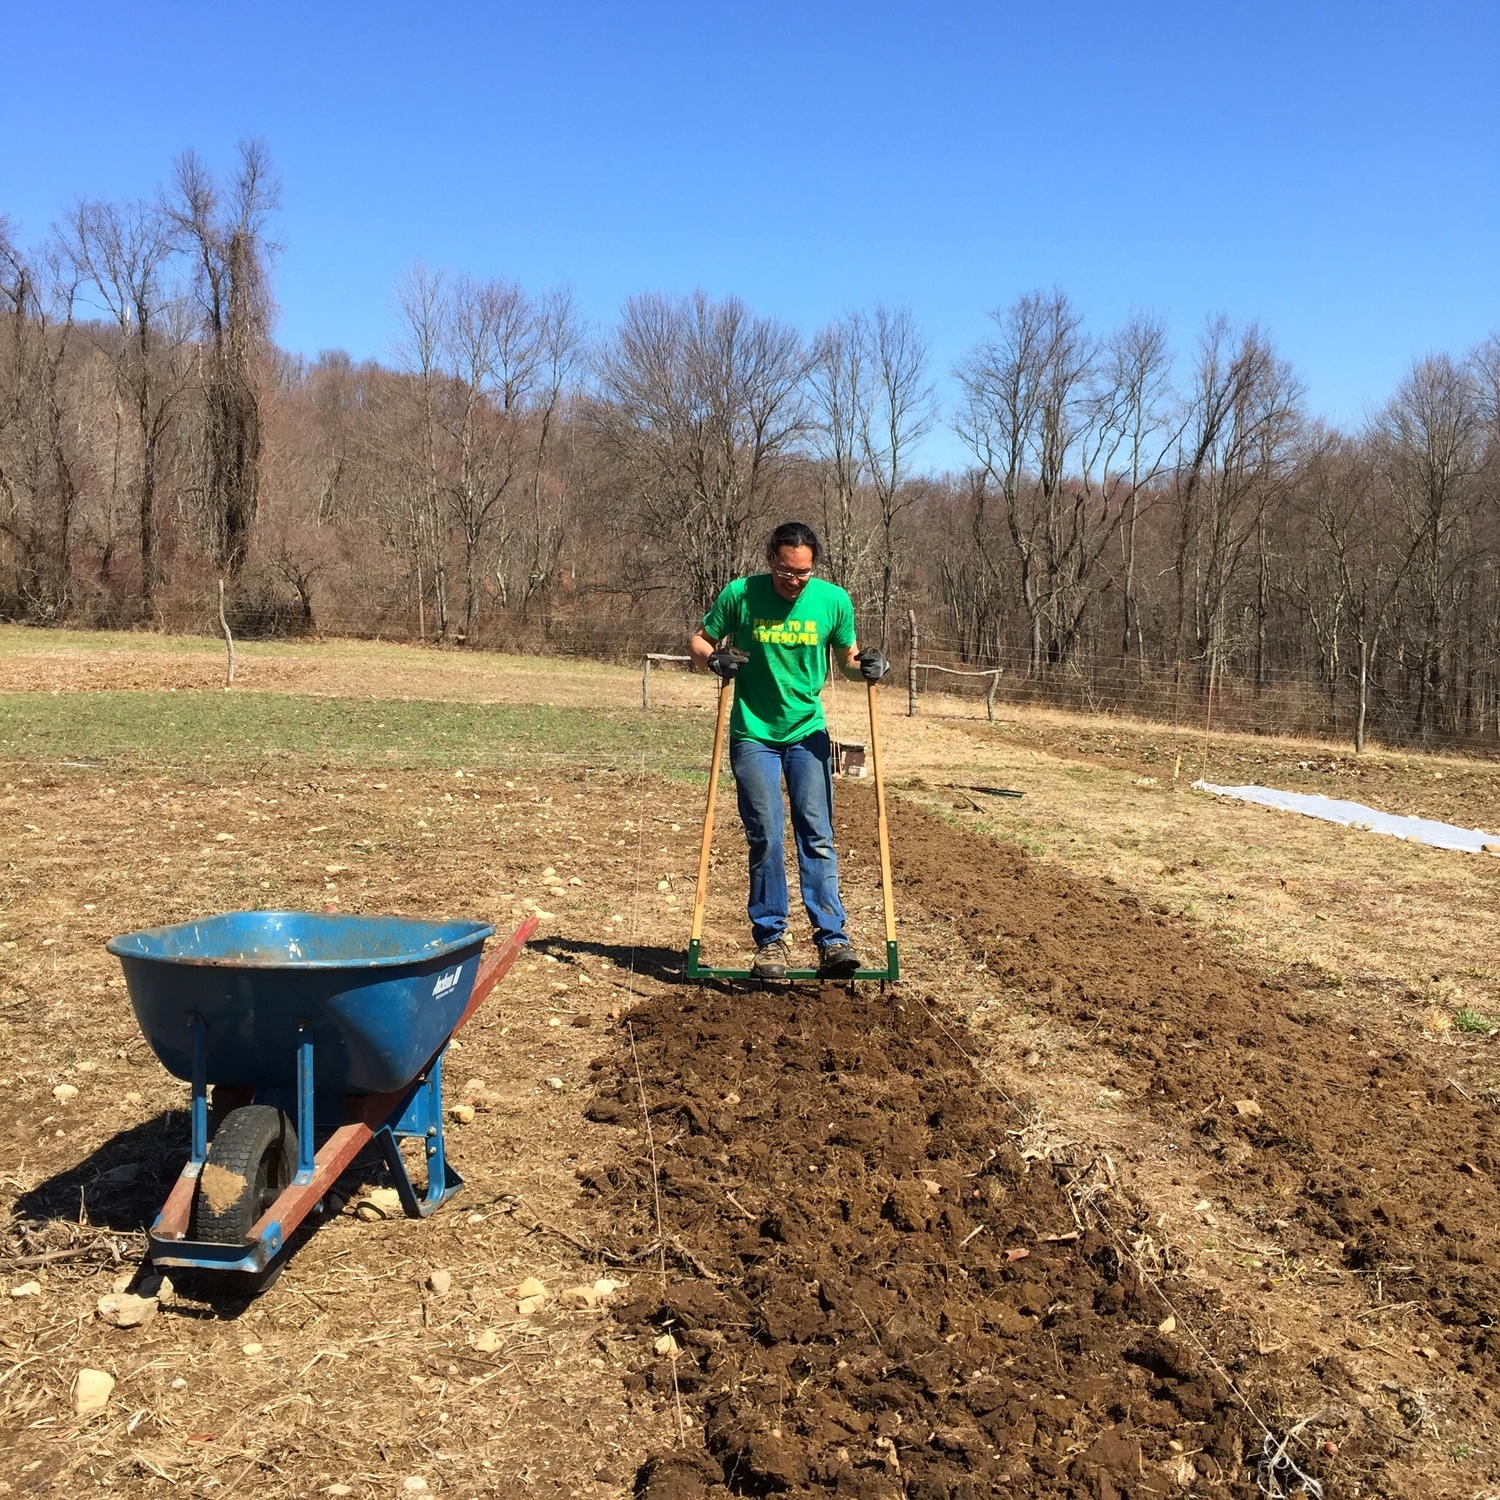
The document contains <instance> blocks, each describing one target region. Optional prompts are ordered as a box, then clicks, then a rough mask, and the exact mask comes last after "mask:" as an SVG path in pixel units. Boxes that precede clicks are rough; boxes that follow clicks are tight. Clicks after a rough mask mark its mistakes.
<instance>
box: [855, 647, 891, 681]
mask: <svg viewBox="0 0 1500 1500" xmlns="http://www.w3.org/2000/svg"><path fill="white" fill-rule="evenodd" d="M854 659H855V661H857V662H858V663H859V671H860V675H861V676H862V677H863V678H864V679H865V681H866V682H879V681H880V679H881V678H882V677H884V676H885V674H886V673H887V672H889V671H890V670H891V663H890V659H889V658H888V657H887V656H886V654H885V652H884V651H882V650H881V649H880V648H879V647H878V646H866V647H865V649H864V650H863V651H861V652H860V653H859V655H858V656H856V657H855V658H854Z"/></svg>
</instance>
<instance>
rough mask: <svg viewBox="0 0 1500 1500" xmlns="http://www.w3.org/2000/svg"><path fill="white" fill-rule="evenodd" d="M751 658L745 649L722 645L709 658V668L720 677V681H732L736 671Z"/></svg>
mask: <svg viewBox="0 0 1500 1500" xmlns="http://www.w3.org/2000/svg"><path fill="white" fill-rule="evenodd" d="M749 660H750V658H749V657H748V656H746V655H745V653H744V652H743V651H736V650H735V649H734V647H733V646H720V647H719V648H718V650H717V651H715V652H714V654H713V655H712V656H710V657H709V659H708V670H709V671H710V672H712V673H713V674H714V676H715V677H717V678H718V679H719V681H720V682H728V681H730V680H731V679H732V678H733V677H734V674H735V673H736V672H738V671H739V669H740V668H741V667H742V666H744V665H745V663H746V662H747V661H749Z"/></svg>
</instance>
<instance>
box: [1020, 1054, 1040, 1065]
mask: <svg viewBox="0 0 1500 1500" xmlns="http://www.w3.org/2000/svg"><path fill="white" fill-rule="evenodd" d="M1021 1061H1022V1062H1023V1063H1024V1064H1025V1065H1026V1066H1027V1067H1028V1068H1039V1067H1041V1065H1042V1054H1041V1053H1040V1052H1028V1053H1027V1054H1026V1056H1025V1057H1023V1058H1022V1059H1021Z"/></svg>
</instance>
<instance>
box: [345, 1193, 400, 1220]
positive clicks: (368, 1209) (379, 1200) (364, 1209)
mask: <svg viewBox="0 0 1500 1500" xmlns="http://www.w3.org/2000/svg"><path fill="white" fill-rule="evenodd" d="M354 1212H355V1213H357V1214H358V1215H359V1216H360V1218H362V1219H367V1220H369V1219H394V1218H395V1217H397V1215H398V1214H400V1212H401V1194H400V1193H398V1192H397V1191H396V1190H395V1188H371V1189H370V1191H369V1192H368V1193H366V1194H365V1196H364V1197H363V1198H361V1199H360V1201H359V1202H358V1203H357V1204H355V1206H354Z"/></svg>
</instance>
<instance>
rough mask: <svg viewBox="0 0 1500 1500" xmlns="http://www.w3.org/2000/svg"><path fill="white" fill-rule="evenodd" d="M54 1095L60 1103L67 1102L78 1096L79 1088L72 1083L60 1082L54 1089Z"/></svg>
mask: <svg viewBox="0 0 1500 1500" xmlns="http://www.w3.org/2000/svg"><path fill="white" fill-rule="evenodd" d="M52 1097H53V1098H54V1099H56V1100H57V1102H58V1103H59V1104H66V1103H67V1102H68V1100H70V1099H76V1098H77V1097H78V1090H77V1089H75V1088H74V1087H73V1085H72V1084H71V1083H60V1084H58V1086H57V1087H56V1088H55V1089H53V1090H52Z"/></svg>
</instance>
